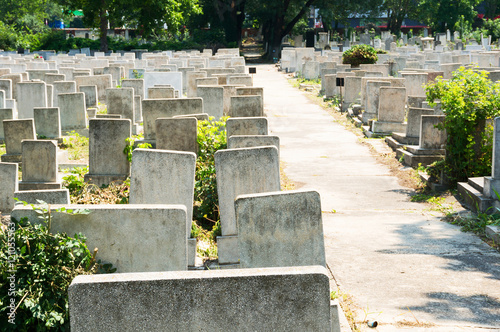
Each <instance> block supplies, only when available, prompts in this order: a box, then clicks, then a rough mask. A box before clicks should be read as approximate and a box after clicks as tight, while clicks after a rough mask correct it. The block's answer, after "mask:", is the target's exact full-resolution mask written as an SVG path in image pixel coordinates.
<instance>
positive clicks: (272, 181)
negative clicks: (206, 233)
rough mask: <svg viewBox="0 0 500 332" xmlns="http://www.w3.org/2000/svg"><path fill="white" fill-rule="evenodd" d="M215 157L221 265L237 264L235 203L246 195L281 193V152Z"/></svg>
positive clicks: (234, 152) (225, 152)
mask: <svg viewBox="0 0 500 332" xmlns="http://www.w3.org/2000/svg"><path fill="white" fill-rule="evenodd" d="M214 158H215V169H216V174H217V193H218V196H219V209H220V223H221V231H222V236H220V237H218V238H217V246H218V252H219V262H220V263H222V264H224V263H237V262H238V250H237V244H238V242H237V232H238V229H237V224H236V217H235V212H234V200H235V199H236V197H237V196H239V195H242V194H253V193H262V192H269V191H279V190H280V175H279V155H278V149H276V148H275V147H270V146H269V147H257V148H246V149H230V150H219V151H217V152H216V153H215V156H214Z"/></svg>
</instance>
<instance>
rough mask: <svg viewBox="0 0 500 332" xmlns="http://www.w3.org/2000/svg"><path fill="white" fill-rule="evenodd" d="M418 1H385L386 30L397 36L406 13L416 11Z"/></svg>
mask: <svg viewBox="0 0 500 332" xmlns="http://www.w3.org/2000/svg"><path fill="white" fill-rule="evenodd" d="M418 1H419V0H387V1H385V3H384V8H385V9H386V10H387V29H389V30H390V31H391V32H392V33H394V34H398V33H399V32H400V31H401V25H402V24H403V20H404V19H405V17H406V16H407V15H408V13H410V12H413V11H414V10H415V9H416V6H417V3H418Z"/></svg>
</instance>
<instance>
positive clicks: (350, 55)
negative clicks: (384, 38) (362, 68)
mask: <svg viewBox="0 0 500 332" xmlns="http://www.w3.org/2000/svg"><path fill="white" fill-rule="evenodd" d="M377 60H378V56H377V51H376V50H375V49H374V48H373V47H371V46H369V45H355V46H353V47H351V48H350V49H348V50H347V51H345V52H344V53H343V54H342V63H343V64H349V65H353V66H359V65H360V64H372V63H376V62H377Z"/></svg>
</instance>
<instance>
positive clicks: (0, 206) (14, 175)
mask: <svg viewBox="0 0 500 332" xmlns="http://www.w3.org/2000/svg"><path fill="white" fill-rule="evenodd" d="M18 176H19V175H18V166H17V164H16V163H4V162H1V163H0V212H1V213H10V211H12V210H13V209H14V205H15V203H16V202H15V201H14V192H16V191H17V190H18V183H19V182H18V181H19V180H18Z"/></svg>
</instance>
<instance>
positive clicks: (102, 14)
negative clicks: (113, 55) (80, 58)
mask: <svg viewBox="0 0 500 332" xmlns="http://www.w3.org/2000/svg"><path fill="white" fill-rule="evenodd" d="M99 20H100V26H99V37H100V39H101V49H100V51H101V52H107V51H108V16H107V14H106V0H101V10H100V11H99Z"/></svg>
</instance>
